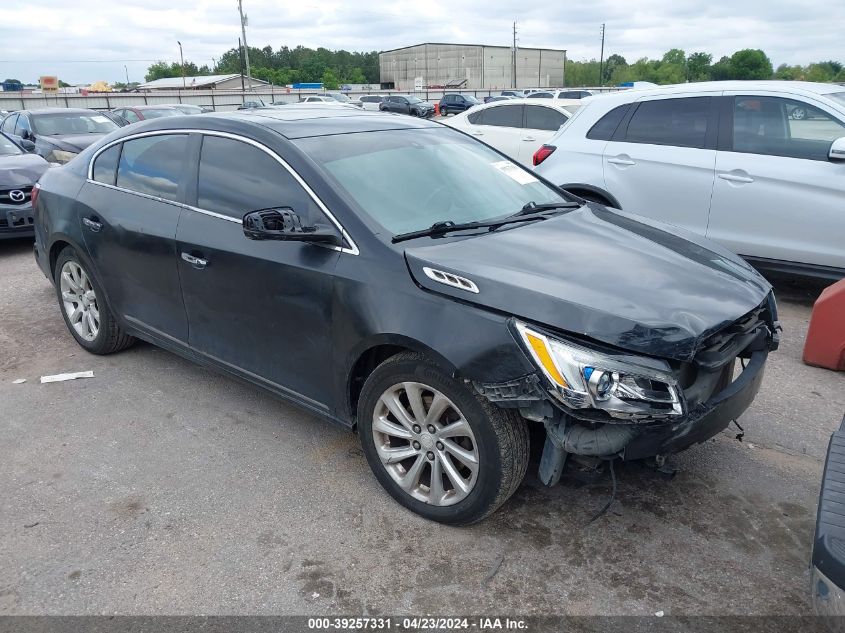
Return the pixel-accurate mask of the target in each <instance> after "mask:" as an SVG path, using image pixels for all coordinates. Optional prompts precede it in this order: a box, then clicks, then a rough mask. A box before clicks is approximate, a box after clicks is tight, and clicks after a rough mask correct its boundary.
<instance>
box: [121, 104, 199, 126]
mask: <svg viewBox="0 0 845 633" xmlns="http://www.w3.org/2000/svg"><path fill="white" fill-rule="evenodd" d="M112 112H113V113H114V114H116V115H117V116H119V117H121V118H123V119H126V120H127V121H129V123H137V122H138V121H146V120H147V119H158V118H161V117H163V116H182V115H183V114H185V113H184V112H182V111H181V110H177V109H176V108H175V107H173V106H168V105H137V106H125V107H122V108H115V109H114V110H112Z"/></svg>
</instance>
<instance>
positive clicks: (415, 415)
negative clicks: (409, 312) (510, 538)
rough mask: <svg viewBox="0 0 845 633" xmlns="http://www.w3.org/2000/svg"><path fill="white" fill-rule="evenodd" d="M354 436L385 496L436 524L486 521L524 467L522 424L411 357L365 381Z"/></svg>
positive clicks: (525, 445)
mask: <svg viewBox="0 0 845 633" xmlns="http://www.w3.org/2000/svg"><path fill="white" fill-rule="evenodd" d="M358 432H359V434H360V436H361V445H362V447H363V449H364V454H365V455H366V457H367V461H368V462H369V464H370V468H372V470H373V473H374V474H375V476H376V478H377V479H378V480H379V483H381V485H382V486H383V487H384V488H385V489H386V490H387V492H388V493H390V495H391V496H392V497H393V498H394V499H396V500H397V501H398V502H399V503H401V504H402V505H403V506H405V507H406V508H408V509H410V510H412V511H413V512H416V513H417V514H419V515H421V516H423V517H425V518H427V519H430V520H432V521H438V522H440V523H446V524H451V525H468V524H471V523H475V522H477V521H480V520H482V519H483V518H485V517H487V516H488V515H490V514H491V513H492V512H494V511H495V510H496V509H497V508H498V507H499V506H500V505H502V504H503V503H504V502H505V501H506V500H507V499H508V498H509V497H510V496H511V495H512V494H513V493H514V491H516V489H517V487H518V486H519V484H520V483H521V482H522V480H523V478H524V476H525V471H526V469H527V467H528V457H529V443H528V429H527V428H526V423H525V421H524V420H523V419H522V418H521V417H520V416H519V415H518V414H517V413H515V412H513V411H510V410H506V409H500V408H498V407H495V406H493V405H492V404H490V402H488V401H487V400H485V399H483V398H482V397H480V396H478V395H477V394H475V393H474V392H472V391H471V390H470V389H469V388H467V387H466V386H465V385H463V384H461V383H459V382H457V381H456V380H455V379H454V378H452V377H451V376H450V375H449V374H448V373H446V372H445V371H443V370H442V369H441V368H440V367H439V366H437V365H435V364H434V363H432V362H431V361H430V360H428V359H427V358H426V357H425V356H423V355H421V354H418V353H414V352H406V353H402V354H398V355H396V356H393V357H392V358H390V359H388V360H386V361H385V362H383V363H382V364H381V365H379V366H378V367H377V368H376V369H375V371H373V373H372V374H370V376H369V378H367V381H366V382H365V383H364V387H363V390H362V392H361V397H360V400H359V402H358Z"/></svg>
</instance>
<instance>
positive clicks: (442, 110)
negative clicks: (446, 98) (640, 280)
mask: <svg viewBox="0 0 845 633" xmlns="http://www.w3.org/2000/svg"><path fill="white" fill-rule="evenodd" d="M440 116H449V110H447V109H446V108H440Z"/></svg>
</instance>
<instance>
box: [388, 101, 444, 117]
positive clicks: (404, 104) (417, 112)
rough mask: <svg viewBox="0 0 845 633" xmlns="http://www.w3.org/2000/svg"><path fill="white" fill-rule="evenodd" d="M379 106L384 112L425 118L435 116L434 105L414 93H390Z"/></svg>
mask: <svg viewBox="0 0 845 633" xmlns="http://www.w3.org/2000/svg"><path fill="white" fill-rule="evenodd" d="M378 107H379V110H381V111H382V112H398V113H400V114H410V115H412V116H418V117H423V118H428V117H430V116H434V106H433V105H432V104H431V103H429V102H428V101H423V100H422V99H420V98H419V97H415V96H414V95H390V96H389V97H385V98H384V100H383V101H382V102H381V103H380V104H379V106H378Z"/></svg>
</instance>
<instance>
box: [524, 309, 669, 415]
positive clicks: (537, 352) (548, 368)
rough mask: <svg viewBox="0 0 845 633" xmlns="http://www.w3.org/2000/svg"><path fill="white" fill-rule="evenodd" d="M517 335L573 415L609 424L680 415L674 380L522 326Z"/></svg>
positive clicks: (661, 373)
mask: <svg viewBox="0 0 845 633" xmlns="http://www.w3.org/2000/svg"><path fill="white" fill-rule="evenodd" d="M516 329H517V331H518V332H519V335H520V336H521V337H522V340H523V342H524V343H525V346H526V347H527V349H528V350H529V351H530V353H531V356H532V358H533V359H534V362H535V363H536V364H537V366H538V367H539V368H540V369H541V370H542V371H543V373H544V374H545V376H546V378H548V379H549V380H550V381H551V383H552V384H553V385H554V387H555V389H554V391H553V392H552V393H553V395H554V396H555V397H557V398H558V399H559V400H560V401H561V402H562V403H563V404H565V405H566V406H567V407H570V408H572V409H601V410H602V411H606V412H607V413H608V414H609V415H610V416H611V417H614V418H642V417H649V418H656V417H666V416H674V415H682V414H683V412H684V407H683V403H682V400H681V397H680V390H679V388H678V385H677V382H676V381H675V379H674V377H673V376H671V375H670V374H668V373H666V372H662V371H660V370H658V369H655V368H653V367H648V366H647V365H646V364H645V363H644V364H642V365H640V364H637V363H636V362H635V361H633V362H632V361H631V360H630V357H626V360H624V361H623V360H620V359H618V358H615V357H614V356H612V355H609V354H604V353H602V352H597V351H595V350H592V349H589V348H587V347H583V346H581V345H576V344H575V343H572V342H570V341H563V340H561V339H557V338H553V337H550V336H547V335H545V334H543V333H541V332H538V331H536V330H533V329H532V328H530V327H529V326H527V325H526V324H524V323H520V322H519V321H517V322H516Z"/></svg>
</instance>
